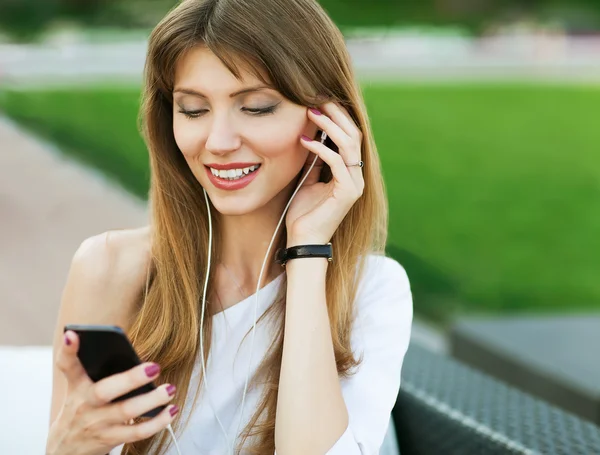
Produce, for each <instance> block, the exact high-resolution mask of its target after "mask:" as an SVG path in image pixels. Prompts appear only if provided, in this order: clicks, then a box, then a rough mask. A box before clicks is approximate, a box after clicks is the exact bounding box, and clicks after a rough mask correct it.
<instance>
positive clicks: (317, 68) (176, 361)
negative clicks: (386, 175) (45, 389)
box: [47, 0, 412, 455]
mask: <svg viewBox="0 0 600 455" xmlns="http://www.w3.org/2000/svg"><path fill="white" fill-rule="evenodd" d="M142 119H143V126H144V134H145V138H146V141H147V145H148V150H149V153H150V162H151V172H152V174H151V177H152V178H151V190H150V200H151V207H152V218H151V224H150V226H148V227H143V228H140V229H132V230H123V231H113V232H110V233H105V234H102V235H98V236H96V237H93V238H90V239H88V240H86V241H85V242H83V244H82V245H81V247H80V248H79V250H78V251H77V252H76V254H75V256H74V258H73V262H72V266H71V271H70V273H69V277H68V279H67V284H66V287H65V291H64V295H63V300H62V304H61V309H60V315H59V319H58V322H57V327H56V342H55V347H54V349H55V350H54V353H55V369H54V386H53V397H52V412H51V427H50V433H49V437H48V442H47V452H48V454H49V455H61V454H65V455H66V454H81V455H102V454H106V453H107V452H109V451H110V453H111V454H117V453H122V454H147V453H168V454H169V455H171V454H176V453H178V452H177V447H176V446H175V444H174V443H173V441H171V439H170V437H169V433H168V432H166V431H162V430H164V429H165V428H167V427H168V425H169V424H171V423H172V424H173V425H172V427H173V429H174V433H175V436H176V438H177V441H178V446H179V449H180V451H181V452H180V453H181V454H183V455H192V454H194V455H196V454H198V455H227V454H230V453H236V454H237V453H241V454H259V455H264V454H268V455H272V454H274V453H277V455H294V454H302V455H312V454H314V455H317V454H319V455H323V454H329V455H375V454H377V453H379V449H380V447H381V444H382V441H383V439H384V435H385V434H386V431H387V429H388V423H389V419H390V412H391V410H392V407H393V406H394V403H395V400H396V396H397V394H398V391H399V387H400V373H401V367H402V362H403V358H404V354H405V352H406V350H407V348H408V344H409V338H410V329H411V322H412V300H411V293H410V287H409V283H408V279H407V276H406V274H405V272H404V269H403V268H402V267H401V266H400V265H399V264H398V263H397V262H396V261H394V260H392V259H390V258H387V257H385V253H384V246H385V243H386V237H387V201H386V197H385V188H384V184H383V180H382V175H381V169H380V162H379V158H378V155H377V152H376V148H375V143H374V140H373V137H372V133H371V129H370V126H369V122H368V117H367V114H366V111H365V107H364V103H363V99H362V97H361V94H360V90H359V88H358V85H357V83H356V81H355V77H354V74H353V72H352V69H351V62H350V58H349V56H348V53H347V50H346V47H345V44H344V40H343V37H342V35H341V34H340V32H339V30H338V29H337V28H336V27H335V25H334V24H333V23H332V22H331V20H330V19H329V18H328V16H327V15H326V13H325V12H324V11H323V10H322V9H321V7H320V6H319V5H318V3H317V2H316V1H315V0H187V1H183V2H182V3H181V4H180V5H179V6H177V7H176V8H175V9H174V10H173V11H171V12H170V13H169V14H168V15H167V16H166V17H165V18H164V20H163V21H162V22H161V23H160V24H159V25H158V26H157V27H156V29H155V30H154V31H153V33H152V35H151V37H150V42H149V48H148V56H147V63H146V70H145V88H144V96H143V109H142ZM323 133H325V134H323ZM325 138H326V140H325V141H324V142H323V140H322V139H325ZM317 158H318V160H317ZM315 160H317V161H316V162H315ZM299 185H300V187H299V189H298V191H297V192H296V190H297V188H298V186H299ZM292 196H293V197H292ZM290 200H291V201H290ZM288 202H289V206H287V204H288ZM286 209H287V210H286ZM282 222H283V223H282ZM280 224H281V226H280ZM280 227H281V228H280ZM295 247H300V248H295ZM294 255H295V256H294ZM259 289H260V292H258V293H257V291H258V290H259ZM67 323H78V324H110V325H118V326H121V327H123V329H124V330H125V331H126V333H127V334H128V336H129V338H130V339H131V341H132V343H133V345H134V347H135V348H136V350H137V352H138V354H139V355H140V357H141V358H142V359H144V360H145V361H146V362H145V363H144V364H142V365H140V366H139V367H136V368H133V369H131V370H129V371H126V372H124V373H121V374H117V375H113V376H110V377H108V378H106V379H103V380H101V381H98V382H96V383H93V382H92V381H91V380H90V379H89V378H88V376H87V375H86V373H85V371H84V370H83V368H82V366H81V364H80V363H79V362H78V360H77V355H76V353H77V349H78V346H79V340H78V337H77V335H76V334H75V333H73V332H67V333H66V335H64V336H63V333H62V332H63V327H64V325H65V324H67ZM151 381H153V382H154V383H155V384H157V385H159V384H160V385H159V386H158V387H157V389H156V390H155V391H154V392H150V393H147V394H145V395H141V396H138V397H135V398H130V399H128V400H125V401H120V402H115V403H111V401H112V400H113V399H114V398H116V397H119V396H121V395H123V394H125V393H126V392H129V391H131V390H133V389H135V388H137V387H139V386H140V385H142V384H145V383H148V382H151ZM164 404H167V405H168V406H167V407H166V408H165V409H164V411H162V412H161V413H160V414H159V415H158V416H156V417H154V418H151V419H141V418H138V416H140V415H141V414H143V413H145V412H146V411H148V410H150V409H154V408H155V407H156V406H158V405H164ZM178 410H181V412H177V411H178ZM234 449H235V450H234Z"/></svg>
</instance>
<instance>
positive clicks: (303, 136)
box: [302, 134, 312, 142]
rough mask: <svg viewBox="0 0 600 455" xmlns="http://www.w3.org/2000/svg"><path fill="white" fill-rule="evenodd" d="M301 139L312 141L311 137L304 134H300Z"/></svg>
mask: <svg viewBox="0 0 600 455" xmlns="http://www.w3.org/2000/svg"><path fill="white" fill-rule="evenodd" d="M302 140H303V141H308V142H311V141H312V139H311V138H310V137H308V136H305V135H304V134H303V135H302Z"/></svg>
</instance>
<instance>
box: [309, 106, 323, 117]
mask: <svg viewBox="0 0 600 455" xmlns="http://www.w3.org/2000/svg"><path fill="white" fill-rule="evenodd" d="M309 109H310V111H311V112H312V113H313V114H315V115H321V111H320V110H318V109H315V108H314V107H311V108H309Z"/></svg>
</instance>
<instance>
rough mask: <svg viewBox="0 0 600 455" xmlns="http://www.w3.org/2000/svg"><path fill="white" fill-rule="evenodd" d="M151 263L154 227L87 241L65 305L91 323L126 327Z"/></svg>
mask: <svg viewBox="0 0 600 455" xmlns="http://www.w3.org/2000/svg"><path fill="white" fill-rule="evenodd" d="M150 259H151V230H150V227H142V228H139V229H124V230H114V231H108V232H104V233H102V234H98V235H95V236H92V237H89V238H87V239H85V240H84V241H83V242H82V243H81V245H80V246H79V248H78V249H77V251H76V252H75V254H74V256H73V259H72V261H71V268H70V271H69V277H68V279H67V286H66V289H65V297H64V298H63V300H68V301H67V302H63V303H64V304H66V305H67V306H68V307H70V308H72V310H73V316H74V317H75V316H76V315H77V319H86V320H87V322H88V323H95V324H103V323H107V324H109V323H111V324H113V323H114V324H116V323H119V324H124V323H125V321H126V320H128V319H129V318H130V316H131V314H132V312H133V310H134V304H135V302H136V300H137V297H138V296H139V295H140V293H141V291H142V289H143V286H144V284H145V280H146V273H147V269H148V265H149V264H150Z"/></svg>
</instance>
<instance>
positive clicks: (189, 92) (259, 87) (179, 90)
mask: <svg viewBox="0 0 600 455" xmlns="http://www.w3.org/2000/svg"><path fill="white" fill-rule="evenodd" d="M264 89H271V90H274V88H273V87H271V86H268V85H257V86H254V87H248V88H245V89H242V90H238V91H237V92H234V93H232V94H230V95H229V97H230V98H234V97H236V96H239V95H242V94H244V93H250V92H258V91H260V90H264ZM173 93H185V94H186V95H193V96H199V97H200V98H208V96H206V95H205V94H204V93H201V92H199V91H197V90H192V89H191V88H185V87H180V88H178V87H176V88H175V89H174V90H173Z"/></svg>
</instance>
